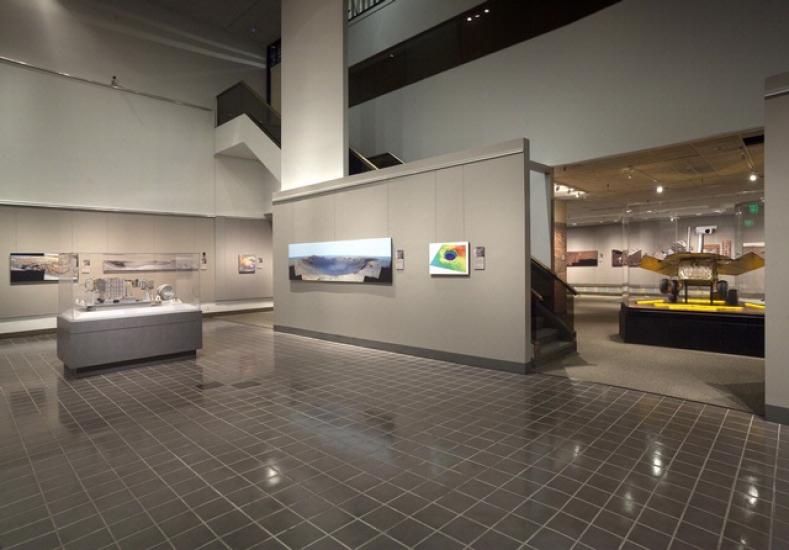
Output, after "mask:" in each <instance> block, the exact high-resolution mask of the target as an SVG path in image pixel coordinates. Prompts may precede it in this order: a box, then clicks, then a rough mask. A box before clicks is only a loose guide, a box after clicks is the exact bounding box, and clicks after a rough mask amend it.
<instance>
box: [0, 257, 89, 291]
mask: <svg viewBox="0 0 789 550" xmlns="http://www.w3.org/2000/svg"><path fill="white" fill-rule="evenodd" d="M69 257H70V258H71V261H70V264H71V265H69V264H68V263H61V261H60V254H58V253H53V252H12V253H11V254H9V256H8V264H9V265H8V267H9V271H10V277H9V278H10V282H11V284H12V285H13V284H27V283H56V282H58V281H59V280H60V278H61V276H63V275H64V274H66V273H69V272H71V273H73V274H74V276H75V277H76V274H77V265H78V263H77V262H78V258H77V255H76V254H72V255H70V256H69Z"/></svg>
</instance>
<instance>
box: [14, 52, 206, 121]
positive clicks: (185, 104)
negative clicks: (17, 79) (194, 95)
mask: <svg viewBox="0 0 789 550" xmlns="http://www.w3.org/2000/svg"><path fill="white" fill-rule="evenodd" d="M0 62H2V63H6V64H7V65H14V66H16V67H22V68H25V69H30V70H32V71H38V72H41V73H46V74H50V75H53V76H59V77H61V78H68V79H69V80H75V81H77V82H82V83H83V84H90V85H92V86H101V87H102V88H109V89H111V90H116V91H118V92H126V93H127V94H134V95H139V96H143V97H147V98H150V99H156V100H158V101H166V102H167V103H173V104H175V105H181V106H182V107H191V108H192V109H200V110H201V111H208V112H212V111H213V109H211V108H210V107H205V106H203V105H197V104H195V103H190V102H188V101H183V100H180V99H175V98H172V97H166V96H163V95H158V94H151V93H148V92H143V91H142V90H136V89H134V88H127V87H125V86H121V85H120V84H114V83H109V84H108V83H106V82H100V81H98V80H93V79H91V78H85V77H84V76H76V75H73V74H69V73H62V72H60V71H55V70H53V69H48V68H46V67H42V66H40V65H33V64H31V63H27V62H25V61H20V60H19V59H11V58H10V57H5V56H2V55H0Z"/></svg>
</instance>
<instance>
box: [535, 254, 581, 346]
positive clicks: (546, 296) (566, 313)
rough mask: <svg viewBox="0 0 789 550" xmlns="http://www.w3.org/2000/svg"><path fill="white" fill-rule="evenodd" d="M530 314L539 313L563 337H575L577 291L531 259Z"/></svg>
mask: <svg viewBox="0 0 789 550" xmlns="http://www.w3.org/2000/svg"><path fill="white" fill-rule="evenodd" d="M531 290H532V314H533V315H539V316H541V317H543V318H544V319H545V321H546V322H547V323H548V324H550V325H551V326H553V327H554V328H556V329H558V330H559V332H560V333H562V335H563V336H564V337H565V338H568V339H574V338H575V305H574V297H575V296H577V295H578V291H577V290H575V289H574V288H573V287H571V286H570V285H568V284H567V283H566V282H564V281H563V280H562V279H560V278H559V276H558V275H556V273H554V272H553V271H551V270H550V268H548V267H547V266H545V265H544V264H542V263H541V262H539V261H538V260H535V259H534V258H532V259H531Z"/></svg>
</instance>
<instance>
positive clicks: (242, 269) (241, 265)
mask: <svg viewBox="0 0 789 550" xmlns="http://www.w3.org/2000/svg"><path fill="white" fill-rule="evenodd" d="M257 263H258V257H257V256H255V255H254V254H239V255H238V272H239V273H254V272H255V268H256V267H257Z"/></svg>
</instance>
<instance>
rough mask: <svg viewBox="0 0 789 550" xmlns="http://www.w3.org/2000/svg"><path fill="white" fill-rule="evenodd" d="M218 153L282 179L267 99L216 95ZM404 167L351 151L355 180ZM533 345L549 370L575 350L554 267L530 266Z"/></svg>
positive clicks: (239, 90) (569, 298) (565, 291)
mask: <svg viewBox="0 0 789 550" xmlns="http://www.w3.org/2000/svg"><path fill="white" fill-rule="evenodd" d="M216 126H217V128H216V134H215V144H216V147H215V152H216V154H225V155H230V156H239V157H243V158H253V159H254V158H256V159H258V160H259V161H260V162H262V163H263V165H264V166H266V168H268V170H269V171H270V172H271V173H272V174H273V175H274V176H275V177H276V178H277V179H280V151H281V147H282V142H281V139H282V123H281V120H280V116H279V113H277V112H276V111H275V110H274V109H272V108H271V106H270V105H269V104H268V103H267V102H266V100H265V99H264V98H263V96H261V95H260V94H258V93H257V92H256V91H255V90H253V89H252V88H251V87H250V86H249V85H248V84H246V83H245V82H239V83H238V84H235V85H233V86H231V87H230V88H228V89H227V90H225V91H224V92H222V93H221V94H219V95H218V96H217V119H216ZM398 164H403V161H402V160H400V159H399V158H397V157H396V156H395V155H393V154H392V153H380V154H377V155H373V156H370V157H365V156H364V155H362V154H361V153H359V152H358V151H356V150H354V149H352V148H350V149H349V150H348V171H349V173H350V174H351V175H353V174H361V173H364V172H369V171H372V170H381V169H383V168H387V167H389V166H395V165H398ZM531 286H532V288H531V293H532V312H531V317H532V344H533V346H534V364H535V365H536V366H541V365H544V364H546V363H548V362H550V361H554V360H556V359H560V358H561V357H564V356H565V355H568V354H571V353H574V352H575V351H576V336H575V329H574V328H573V296H575V295H576V294H577V292H576V291H575V289H573V288H572V287H571V286H570V285H568V284H567V283H565V282H564V281H562V280H561V279H559V277H557V276H556V274H555V273H553V272H552V271H551V270H550V268H548V267H546V266H545V265H543V264H541V263H540V262H538V261H537V260H535V259H534V258H532V261H531Z"/></svg>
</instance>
